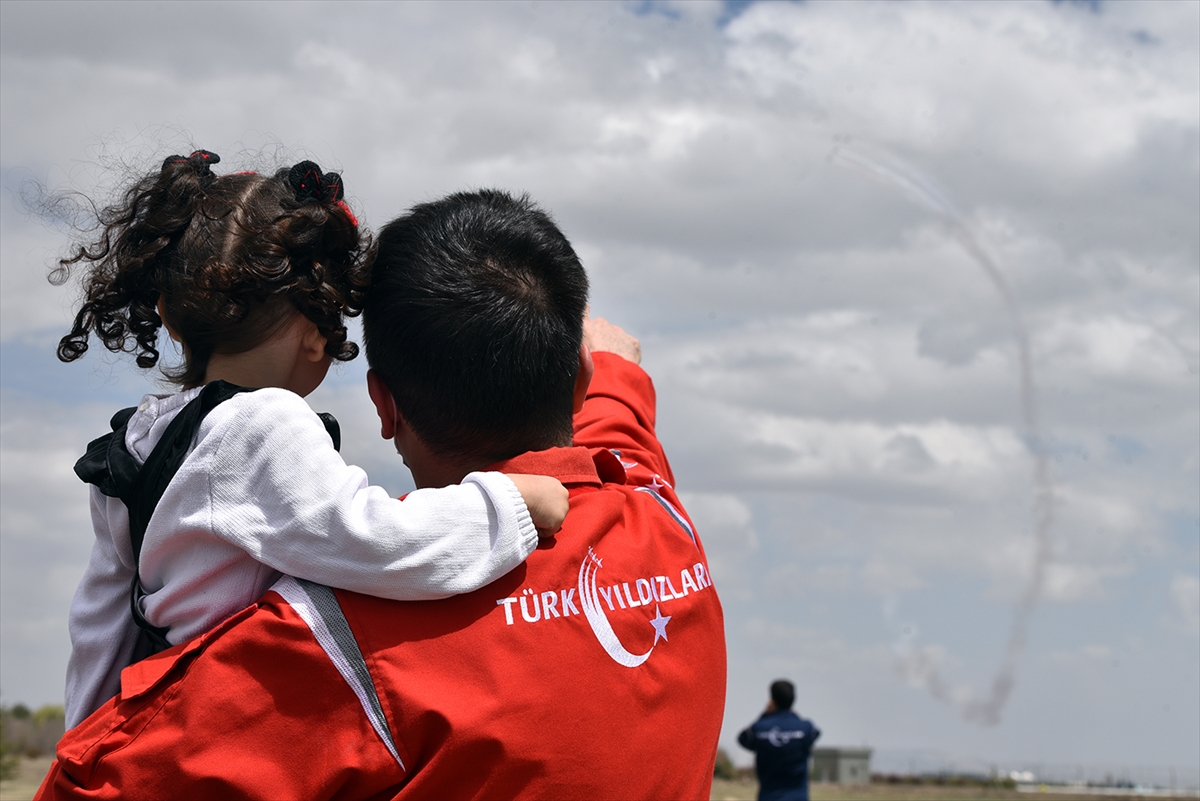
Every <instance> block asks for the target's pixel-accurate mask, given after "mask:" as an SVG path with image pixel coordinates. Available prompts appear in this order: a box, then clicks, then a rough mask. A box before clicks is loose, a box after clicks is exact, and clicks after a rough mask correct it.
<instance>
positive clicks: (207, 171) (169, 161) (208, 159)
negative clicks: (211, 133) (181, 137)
mask: <svg viewBox="0 0 1200 801" xmlns="http://www.w3.org/2000/svg"><path fill="white" fill-rule="evenodd" d="M220 161H221V157H220V156H218V155H217V154H216V153H213V152H212V151H211V150H197V151H194V152H193V153H192V154H191V155H190V156H167V158H166V159H165V160H164V161H163V165H162V168H163V169H164V170H165V169H167V168H168V167H172V166H174V165H176V164H190V165H191V166H192V169H194V170H195V171H196V173H197V174H198V175H199V176H200V177H201V178H212V177H213V172H212V165H214V164H219V163H220Z"/></svg>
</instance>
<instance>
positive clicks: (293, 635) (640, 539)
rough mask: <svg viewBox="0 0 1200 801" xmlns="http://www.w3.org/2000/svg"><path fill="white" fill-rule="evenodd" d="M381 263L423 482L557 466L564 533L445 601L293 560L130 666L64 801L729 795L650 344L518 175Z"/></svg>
mask: <svg viewBox="0 0 1200 801" xmlns="http://www.w3.org/2000/svg"><path fill="white" fill-rule="evenodd" d="M372 281H373V286H372V289H371V290H370V296H369V300H368V304H367V309H366V311H365V312H364V330H365V334H366V345H367V357H368V361H369V363H370V366H371V368H372V369H371V372H370V373H369V375H368V383H369V389H370V392H371V397H372V400H373V401H374V403H375V406H376V409H377V410H378V413H379V417H380V420H381V423H382V433H383V436H384V437H385V438H387V439H391V440H393V441H394V442H395V444H396V448H397V450H398V451H399V453H400V454H401V455H402V456H403V457H404V460H405V463H406V464H407V465H408V466H409V468H410V469H411V470H412V473H413V477H414V479H415V481H416V483H417V485H418V486H420V487H427V486H442V485H445V484H448V483H452V482H456V481H458V480H460V479H461V478H462V477H463V476H464V475H465V474H466V473H468V472H470V471H472V470H478V469H488V468H490V469H498V470H507V471H510V472H526V473H529V472H532V473H544V474H547V475H552V476H555V477H557V478H558V479H559V480H560V481H562V482H563V484H564V485H566V486H567V488H568V490H569V491H570V497H571V511H570V514H569V515H568V516H567V520H566V522H565V523H564V525H563V528H562V530H561V531H560V532H559V534H558V535H557V537H556V538H555V539H554V540H553V541H549V542H546V543H544V544H543V546H542V547H540V548H539V549H538V550H537V551H536V552H535V553H534V554H533V555H532V556H531V557H530V558H529V560H528V561H527V562H526V563H525V564H524V565H523V566H521V567H519V568H517V569H516V570H514V571H513V572H512V573H510V574H508V575H507V576H505V577H504V578H502V579H500V580H499V581H496V582H494V583H493V584H491V585H489V586H488V587H485V588H483V589H481V590H478V591H477V592H474V593H471V594H468V595H461V596H456V597H453V598H448V599H445V600H441V601H430V602H421V603H399V602H394V601H385V600H380V599H377V598H370V597H366V596H361V595H355V594H354V593H349V592H344V591H341V590H330V589H329V588H327V587H322V586H320V585H314V584H311V583H309V582H304V581H299V580H296V579H292V578H284V579H282V580H281V581H280V582H279V583H278V584H277V585H276V586H275V587H274V588H273V589H272V590H271V591H270V592H268V593H267V594H266V595H264V596H263V598H262V599H261V600H260V601H259V603H258V604H257V606H255V607H251V608H249V609H246V610H244V611H243V612H241V613H239V614H238V615H235V616H234V617H232V618H230V619H229V620H227V621H226V622H225V623H223V624H222V625H221V626H219V627H218V628H217V629H215V630H214V631H212V632H210V633H208V634H206V635H204V636H203V637H200V638H198V639H196V640H193V641H192V642H190V643H187V644H186V645H181V646H177V647H176V648H173V649H170V650H168V651H164V652H162V653H160V654H157V655H155V656H153V657H151V658H149V659H146V660H144V661H142V662H140V663H138V664H135V665H133V666H132V667H130V668H128V669H126V671H125V672H124V673H123V674H122V687H121V694H120V695H119V696H118V697H116V698H114V699H113V700H112V701H110V702H109V703H108V704H107V705H106V706H104V707H102V708H101V709H100V710H99V711H97V712H96V714H94V715H93V716H92V717H91V718H89V719H88V720H86V721H84V722H83V723H82V724H80V726H78V727H76V728H75V729H74V730H72V731H71V732H69V733H68V734H67V735H66V736H65V737H64V738H63V740H62V742H61V743H60V744H59V748H58V761H57V762H56V763H55V765H54V767H53V768H52V769H51V772H50V774H49V775H48V776H47V778H46V781H45V782H44V783H43V786H42V788H41V790H40V791H39V797H44V798H54V797H88V798H117V797H120V798H167V797H179V798H183V797H186V798H204V797H211V798H271V799H286V798H295V799H322V798H346V799H356V798H363V799H365V798H414V799H416V798H428V799H448V798H546V799H559V798H589V799H618V798H619V799H635V798H655V799H659V798H689V799H691V798H695V799H699V798H708V796H709V793H710V790H711V781H712V771H713V763H714V760H715V755H716V749H717V737H718V734H719V731H720V725H721V716H722V710H723V707H724V696H725V644H724V632H723V621H722V615H721V606H720V602H719V600H718V598H717V595H716V591H715V589H714V588H713V586H712V579H711V577H710V576H709V571H708V563H707V560H706V558H705V554H704V548H703V545H702V544H701V541H700V539H699V536H698V535H697V533H696V532H695V530H694V528H693V526H692V523H691V521H690V520H689V519H688V517H687V514H686V513H685V512H684V511H683V509H682V507H681V505H680V503H679V499H678V497H677V496H676V494H675V490H674V477H673V475H672V473H671V468H670V466H669V464H668V463H667V460H666V457H665V455H664V454H663V451H662V448H661V446H660V445H659V443H658V441H657V438H656V436H655V433H654V425H655V397H654V389H653V386H652V384H651V382H650V379H649V377H648V376H647V375H646V374H645V373H644V372H643V371H642V370H641V368H640V367H639V366H638V362H639V361H640V350H639V346H638V343H637V340H635V339H633V338H632V337H629V336H628V335H627V334H625V333H624V332H623V331H621V330H620V329H619V328H617V327H615V326H611V325H609V324H607V323H605V322H604V321H602V320H591V321H588V322H587V324H586V331H585V325H584V316H585V309H586V299H587V279H586V276H585V274H584V272H583V268H582V266H581V265H580V264H579V260H578V258H577V257H576V255H575V253H574V251H573V250H572V248H571V246H570V244H569V242H568V241H567V240H566V238H565V237H564V236H563V235H562V233H561V232H560V231H559V230H558V228H557V227H556V226H555V225H554V223H553V222H552V221H551V220H550V218H549V217H548V216H547V215H546V214H544V213H543V212H542V211H540V210H539V209H538V208H537V207H536V206H534V205H533V204H532V203H530V202H529V201H528V200H527V199H524V198H513V197H511V196H509V195H507V194H504V193H501V192H494V191H484V192H477V193H470V194H458V195H453V196H451V197H449V198H446V199H444V200H441V201H437V202H434V203H428V204H423V205H421V206H418V207H416V208H414V209H413V210H412V211H411V212H410V213H409V214H406V215H404V216H403V217H401V218H399V219H397V220H395V221H394V222H392V223H391V224H389V225H388V226H386V227H385V228H384V229H383V230H382V231H381V232H380V235H379V242H378V245H377V252H376V254H375V258H374V265H373V275H372Z"/></svg>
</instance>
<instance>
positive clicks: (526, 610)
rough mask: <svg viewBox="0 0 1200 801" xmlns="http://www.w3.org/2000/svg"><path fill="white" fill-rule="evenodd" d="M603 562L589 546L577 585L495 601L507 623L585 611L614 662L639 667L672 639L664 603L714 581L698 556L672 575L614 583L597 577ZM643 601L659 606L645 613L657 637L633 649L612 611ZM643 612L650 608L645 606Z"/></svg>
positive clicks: (627, 610) (667, 606)
mask: <svg viewBox="0 0 1200 801" xmlns="http://www.w3.org/2000/svg"><path fill="white" fill-rule="evenodd" d="M602 567H604V560H603V559H601V557H600V555H599V554H597V553H596V552H595V550H594V549H592V548H590V547H589V548H588V552H587V554H586V555H585V556H584V557H583V560H582V562H581V563H580V565H579V580H578V581H577V583H576V585H575V586H574V587H567V588H565V589H559V590H543V591H540V592H539V591H537V590H535V589H534V588H532V587H524V588H522V589H521V590H520V592H519V593H517V594H515V595H510V596H509V597H507V598H498V599H496V605H497V606H501V607H503V608H504V622H505V625H507V626H524V625H528V624H539V625H540V624H542V623H546V622H549V621H555V623H556V624H559V623H561V622H562V621H564V620H568V619H571V618H576V619H578V618H579V617H582V618H584V619H585V620H587V624H588V628H590V629H591V631H592V634H593V635H594V636H595V637H596V641H597V642H598V643H600V646H601V648H603V649H604V652H605V653H606V654H608V655H609V657H611V658H612V660H613V661H614V662H616V663H617V664H619V665H624V666H625V667H630V668H635V667H638V666H639V665H642V664H645V662H646V660H648V659H649V658H650V655H651V654H653V653H654V649H655V648H657V647H658V645H659V643H660V642H669V641H670V638H669V637H668V635H667V625H668V624H669V623H670V622H671V618H672V616H671V615H668V614H663V610H664V608H665V609H666V610H667V611H670V605H671V604H672V603H674V602H676V601H680V600H682V599H684V598H687V597H688V596H689V595H691V594H693V593H697V592H703V591H705V590H707V589H708V588H710V587H712V579H711V578H709V576H708V568H707V567H706V566H705V565H704V563H703V562H696V563H695V564H693V565H690V566H688V567H684V568H683V569H682V570H679V572H678V573H673V572H672V573H671V574H670V575H667V574H659V575H646V576H643V577H642V578H635V579H632V580H626V581H620V580H617V581H614V582H612V583H611V584H601V583H600V582H599V581H598V576H599V573H600V569H601V568H602ZM676 587H678V589H677V588H676ZM643 606H644V607H646V610H649V609H650V607H651V606H653V607H654V616H653V617H647V618H642V619H643V620H645V621H646V622H647V623H649V624H650V626H651V628H653V629H654V640H653V641H652V642H651V643H650V647H649V648H648V649H647V650H646V651H645V652H643V653H634V652H633V651H630V650H629V649H628V648H627V647H626V646H625V644H624V643H622V642H621V638H620V637H618V636H617V633H616V631H615V630H614V629H613V625H612V622H611V621H610V620H609V615H610V614H614V613H615V614H617V615H623V614H627V613H631V612H633V610H635V609H639V608H640V607H643ZM605 607H607V609H606V608H605ZM642 614H645V610H643V612H642ZM549 631H550V629H547V632H549Z"/></svg>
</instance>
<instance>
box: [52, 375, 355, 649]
mask: <svg viewBox="0 0 1200 801" xmlns="http://www.w3.org/2000/svg"><path fill="white" fill-rule="evenodd" d="M252 391H253V388H251V387H240V386H237V385H236V384H230V383H228V382H226V381H212V382H210V383H209V384H207V385H205V387H204V389H202V390H201V391H200V394H199V395H197V396H196V397H195V398H193V399H192V400H191V401H190V402H189V403H188V404H187V405H186V406H184V407H183V409H182V410H180V412H179V413H178V414H177V415H175V419H173V420H172V421H171V422H170V424H168V425H167V430H166V431H165V432H163V436H162V438H161V439H160V440H159V441H158V443H157V444H156V445H155V446H154V450H153V451H151V452H150V456H149V457H147V458H146V462H145V464H143V465H142V466H141V467H140V468H139V467H138V465H137V462H136V461H134V459H133V456H131V455H130V453H129V450H128V449H127V447H126V445H125V431H126V428H127V426H128V424H129V418H130V417H132V416H133V414H134V412H135V411H136V409H134V408H129V409H122V410H121V411H119V412H117V413H116V414H115V415H113V418H112V421H111V423H110V424H111V426H112V429H113V431H112V433H110V434H105V435H104V436H102V437H99V438H97V439H95V440H92V442H90V443H88V449H87V453H85V454H84V455H83V457H82V458H80V460H79V461H78V462H76V463H75V473H76V475H78V476H79V477H80V478H81V479H83V481H85V482H87V483H89V484H94V485H96V487H98V488H99V489H100V491H101V492H103V493H104V494H105V495H108V496H110V497H116V498H120V499H121V500H122V501H123V502H124V503H125V507H126V508H127V509H128V510H129V543H130V545H131V546H132V548H133V564H134V574H133V582H132V586H131V587H130V592H129V607H130V614H131V615H132V616H133V619H134V622H135V623H137V625H138V628H140V629H141V630H142V635H143V637H142V638H141V639H140V640H139V642H138V645H137V647H136V650H135V654H134V661H138V660H140V659H142V658H144V657H146V656H149V655H150V654H154V653H157V652H159V651H161V650H164V649H165V648H167V647H169V645H170V643H169V642H168V641H167V631H168V629H167V628H165V627H162V626H154V625H151V623H150V621H148V620H146V618H145V616H144V615H143V614H142V608H141V599H142V598H143V597H145V595H146V591H145V590H144V589H143V588H142V582H141V575H140V573H139V571H138V569H137V567H138V565H139V564H140V563H141V553H142V543H143V542H144V541H145V538H146V528H147V527H148V526H149V524H150V518H151V517H152V516H153V515H154V510H155V508H156V507H157V506H158V502H159V501H160V500H162V496H163V493H165V492H166V490H167V486H168V485H169V484H170V483H171V479H173V478H174V477H175V474H176V473H177V472H179V468H180V466H181V465H182V464H183V461H184V459H186V458H187V455H188V453H190V452H191V449H192V441H193V440H195V438H196V432H197V431H199V430H200V424H201V423H202V422H203V421H204V418H205V417H206V416H207V415H208V413H209V412H211V411H212V410H213V409H214V408H216V407H217V406H218V405H219V404H221V403H223V402H225V401H227V400H229V399H230V398H232V397H233V396H234V395H237V394H238V393H241V392H252ZM319 416H320V418H321V422H322V423H323V424H324V426H325V430H326V431H327V432H328V433H329V438H330V439H331V440H332V441H333V447H334V448H335V449H337V450H340V449H341V428H340V426H339V425H338V422H337V420H336V419H335V418H334V416H333V415H331V414H329V413H327V412H322V413H321V414H320V415H319Z"/></svg>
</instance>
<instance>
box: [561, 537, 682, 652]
mask: <svg viewBox="0 0 1200 801" xmlns="http://www.w3.org/2000/svg"><path fill="white" fill-rule="evenodd" d="M603 566H604V563H603V560H601V559H600V557H599V556H597V555H596V552H595V551H593V550H592V549H591V548H588V553H587V556H586V557H584V560H583V564H581V565H580V566H579V603H580V605H581V606H582V607H583V614H584V616H585V617H587V621H588V625H590V626H591V627H592V633H594V634H595V635H596V639H597V640H598V641H599V642H600V646H601V647H602V648H604V651H605V653H607V654H608V655H609V656H611V657H612V658H613V661H615V662H616V663H617V664H619V665H624V666H625V667H637V666H638V665H640V664H642V663H643V662H645V661H646V660H647V659H649V658H650V654H652V653H653V652H654V647H655V646H656V645H658V641H659V640H666V639H667V624H668V623H670V622H671V616H670V615H663V613H662V610H661V609H660V608H659V606H658V604H655V605H654V617H653V618H651V619H650V625H651V626H653V627H654V642H653V643H651V644H650V650H649V651H647V652H646V653H644V654H634V653H631V652H630V651H629V649H627V648H626V647H625V646H624V645H622V644H621V640H620V639H619V638H618V637H617V633H616V632H615V631H613V627H612V624H611V623H609V622H608V615H606V614H604V608H603V606H602V605H601V601H600V592H599V590H598V589H597V588H596V573H597V572H599V570H600V568H601V567H603Z"/></svg>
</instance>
